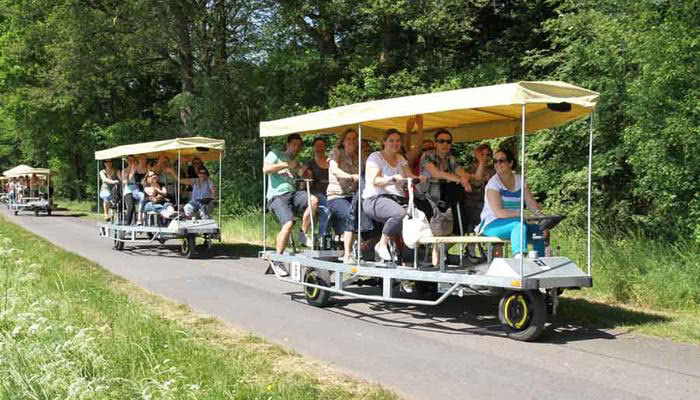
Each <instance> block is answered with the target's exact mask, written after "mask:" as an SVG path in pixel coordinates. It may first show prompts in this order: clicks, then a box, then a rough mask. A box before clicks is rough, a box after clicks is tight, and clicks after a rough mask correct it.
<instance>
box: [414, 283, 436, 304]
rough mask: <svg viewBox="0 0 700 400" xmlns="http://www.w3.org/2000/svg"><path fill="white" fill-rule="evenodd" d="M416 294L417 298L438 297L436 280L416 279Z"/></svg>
mask: <svg viewBox="0 0 700 400" xmlns="http://www.w3.org/2000/svg"><path fill="white" fill-rule="evenodd" d="M416 296H417V297H418V298H419V299H425V300H436V299H437V298H438V297H440V293H438V283H437V282H426V281H416Z"/></svg>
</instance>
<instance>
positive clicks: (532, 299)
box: [498, 290, 547, 342]
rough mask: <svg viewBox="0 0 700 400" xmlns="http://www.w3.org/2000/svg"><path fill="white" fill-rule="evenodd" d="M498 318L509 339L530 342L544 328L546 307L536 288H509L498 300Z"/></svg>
mask: <svg viewBox="0 0 700 400" xmlns="http://www.w3.org/2000/svg"><path fill="white" fill-rule="evenodd" d="M498 320H499V321H501V323H502V324H503V326H504V327H505V331H506V334H507V335H508V337H510V338H511V339H515V340H519V341H522V342H531V341H533V340H535V339H537V338H538V337H539V336H540V334H541V333H542V331H543V330H544V324H545V321H546V320H547V308H546V307H545V304H544V297H542V293H540V292H539V291H538V290H526V291H513V290H509V291H507V292H505V293H504V294H503V296H501V300H500V301H499V302H498Z"/></svg>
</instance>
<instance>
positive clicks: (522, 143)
mask: <svg viewBox="0 0 700 400" xmlns="http://www.w3.org/2000/svg"><path fill="white" fill-rule="evenodd" d="M525 112H526V105H525V104H523V111H522V115H523V119H522V128H521V129H520V134H521V136H520V243H519V245H520V246H522V242H525V248H522V247H521V248H520V279H521V280H522V279H523V265H524V263H525V253H524V252H525V251H527V238H526V237H525Z"/></svg>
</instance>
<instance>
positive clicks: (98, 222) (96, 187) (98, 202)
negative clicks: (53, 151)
mask: <svg viewBox="0 0 700 400" xmlns="http://www.w3.org/2000/svg"><path fill="white" fill-rule="evenodd" d="M95 162H96V163H97V186H95V192H96V193H97V225H99V224H100V203H101V201H100V160H95ZM49 182H51V174H49ZM50 196H51V184H50V183H49V192H48V193H47V198H50ZM49 207H51V201H50V200H49Z"/></svg>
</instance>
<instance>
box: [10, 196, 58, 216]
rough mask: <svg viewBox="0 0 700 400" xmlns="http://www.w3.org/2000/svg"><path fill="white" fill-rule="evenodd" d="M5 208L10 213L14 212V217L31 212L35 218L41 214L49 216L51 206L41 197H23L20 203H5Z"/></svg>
mask: <svg viewBox="0 0 700 400" xmlns="http://www.w3.org/2000/svg"><path fill="white" fill-rule="evenodd" d="M7 208H8V209H9V210H10V211H14V213H15V215H19V214H20V213H22V212H30V213H31V212H33V213H34V215H35V216H39V213H40V212H41V213H45V214H46V215H49V216H50V215H51V211H52V208H53V204H51V203H50V202H49V201H48V200H45V199H43V198H41V197H25V198H23V199H22V202H21V203H20V202H17V201H11V202H9V203H7Z"/></svg>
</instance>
